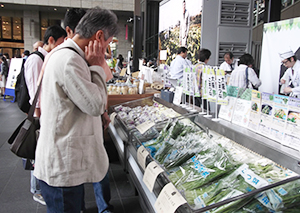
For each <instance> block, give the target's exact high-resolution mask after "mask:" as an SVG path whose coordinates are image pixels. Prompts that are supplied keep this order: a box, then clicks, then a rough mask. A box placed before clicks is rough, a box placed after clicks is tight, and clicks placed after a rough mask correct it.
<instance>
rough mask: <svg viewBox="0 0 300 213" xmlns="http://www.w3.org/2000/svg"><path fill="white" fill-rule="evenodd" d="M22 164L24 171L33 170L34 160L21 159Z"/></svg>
mask: <svg viewBox="0 0 300 213" xmlns="http://www.w3.org/2000/svg"><path fill="white" fill-rule="evenodd" d="M22 162H23V168H24V169H25V170H34V160H30V159H25V158H22Z"/></svg>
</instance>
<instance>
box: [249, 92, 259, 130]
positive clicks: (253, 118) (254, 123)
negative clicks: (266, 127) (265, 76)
mask: <svg viewBox="0 0 300 213" xmlns="http://www.w3.org/2000/svg"><path fill="white" fill-rule="evenodd" d="M260 111H261V93H260V92H259V91H257V90H252V97H251V111H250V118H249V124H248V128H249V129H251V130H253V131H255V132H257V131H258V129H259V123H260Z"/></svg>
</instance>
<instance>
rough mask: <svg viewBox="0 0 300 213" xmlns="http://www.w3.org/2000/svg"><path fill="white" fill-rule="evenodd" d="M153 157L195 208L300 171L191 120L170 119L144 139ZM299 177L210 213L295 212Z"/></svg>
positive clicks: (299, 202)
mask: <svg viewBox="0 0 300 213" xmlns="http://www.w3.org/2000/svg"><path fill="white" fill-rule="evenodd" d="M143 145H144V146H145V147H146V148H147V149H148V150H149V152H150V153H151V155H152V157H153V158H154V159H155V160H156V161H157V162H158V163H159V164H160V165H161V166H162V167H163V168H164V169H165V171H166V172H167V173H168V178H169V179H170V181H171V182H172V183H173V184H174V185H175V186H176V187H177V189H178V190H179V191H180V192H181V193H182V195H183V196H184V197H185V198H186V200H187V202H188V203H189V205H190V206H191V207H192V208H193V209H200V208H202V207H205V206H209V205H211V204H215V203H218V202H220V201H223V200H226V199H229V198H232V197H235V196H238V195H241V194H244V193H247V192H250V191H252V190H255V189H258V188H261V187H263V186H267V185H269V184H272V183H276V182H278V181H281V180H284V179H287V178H290V177H293V176H296V175H297V174H296V173H294V172H292V171H290V170H286V169H282V168H280V167H278V166H276V164H275V163H274V162H272V161H270V160H269V159H266V158H264V157H262V156H259V155H257V154H255V153H252V152H251V151H249V150H246V149H245V148H243V147H241V146H240V145H238V144H237V143H235V142H233V141H230V140H229V139H227V138H224V137H221V136H219V137H212V138H211V137H209V136H208V135H207V134H206V133H205V132H203V131H202V130H201V129H200V128H199V127H197V126H196V125H195V124H194V123H192V122H190V121H189V120H187V119H182V120H175V122H174V120H170V121H169V122H168V123H167V124H166V126H165V127H164V128H163V130H162V131H161V132H160V134H159V135H158V137H157V138H156V139H152V140H150V141H147V142H144V143H143ZM299 209H300V181H293V182H290V183H287V184H285V185H280V186H278V187H275V188H273V189H270V190H267V191H264V192H262V193H258V194H256V195H255V196H252V197H247V198H246V199H240V200H237V201H234V202H231V203H229V204H226V205H223V206H220V207H217V208H214V209H212V210H210V211H207V212H222V213H224V212H295V211H297V210H299Z"/></svg>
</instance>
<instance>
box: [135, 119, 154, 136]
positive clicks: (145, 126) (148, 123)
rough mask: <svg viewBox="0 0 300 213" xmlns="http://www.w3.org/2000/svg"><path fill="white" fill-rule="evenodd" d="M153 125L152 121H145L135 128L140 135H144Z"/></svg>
mask: <svg viewBox="0 0 300 213" xmlns="http://www.w3.org/2000/svg"><path fill="white" fill-rule="evenodd" d="M154 125H155V123H154V122H153V121H146V122H144V123H142V124H140V125H138V126H136V129H137V130H139V132H140V133H141V134H144V133H145V132H146V131H147V130H148V129H150V128H151V127H153V126H154Z"/></svg>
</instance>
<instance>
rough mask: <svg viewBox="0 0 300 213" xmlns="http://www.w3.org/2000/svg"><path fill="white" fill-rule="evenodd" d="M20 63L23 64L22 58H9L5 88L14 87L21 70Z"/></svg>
mask: <svg viewBox="0 0 300 213" xmlns="http://www.w3.org/2000/svg"><path fill="white" fill-rule="evenodd" d="M22 64H23V59H22V58H12V59H11V62H10V66H9V72H8V76H7V80H6V85H5V86H6V88H7V89H15V86H16V82H17V77H18V75H19V73H20V72H21V68H22Z"/></svg>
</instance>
